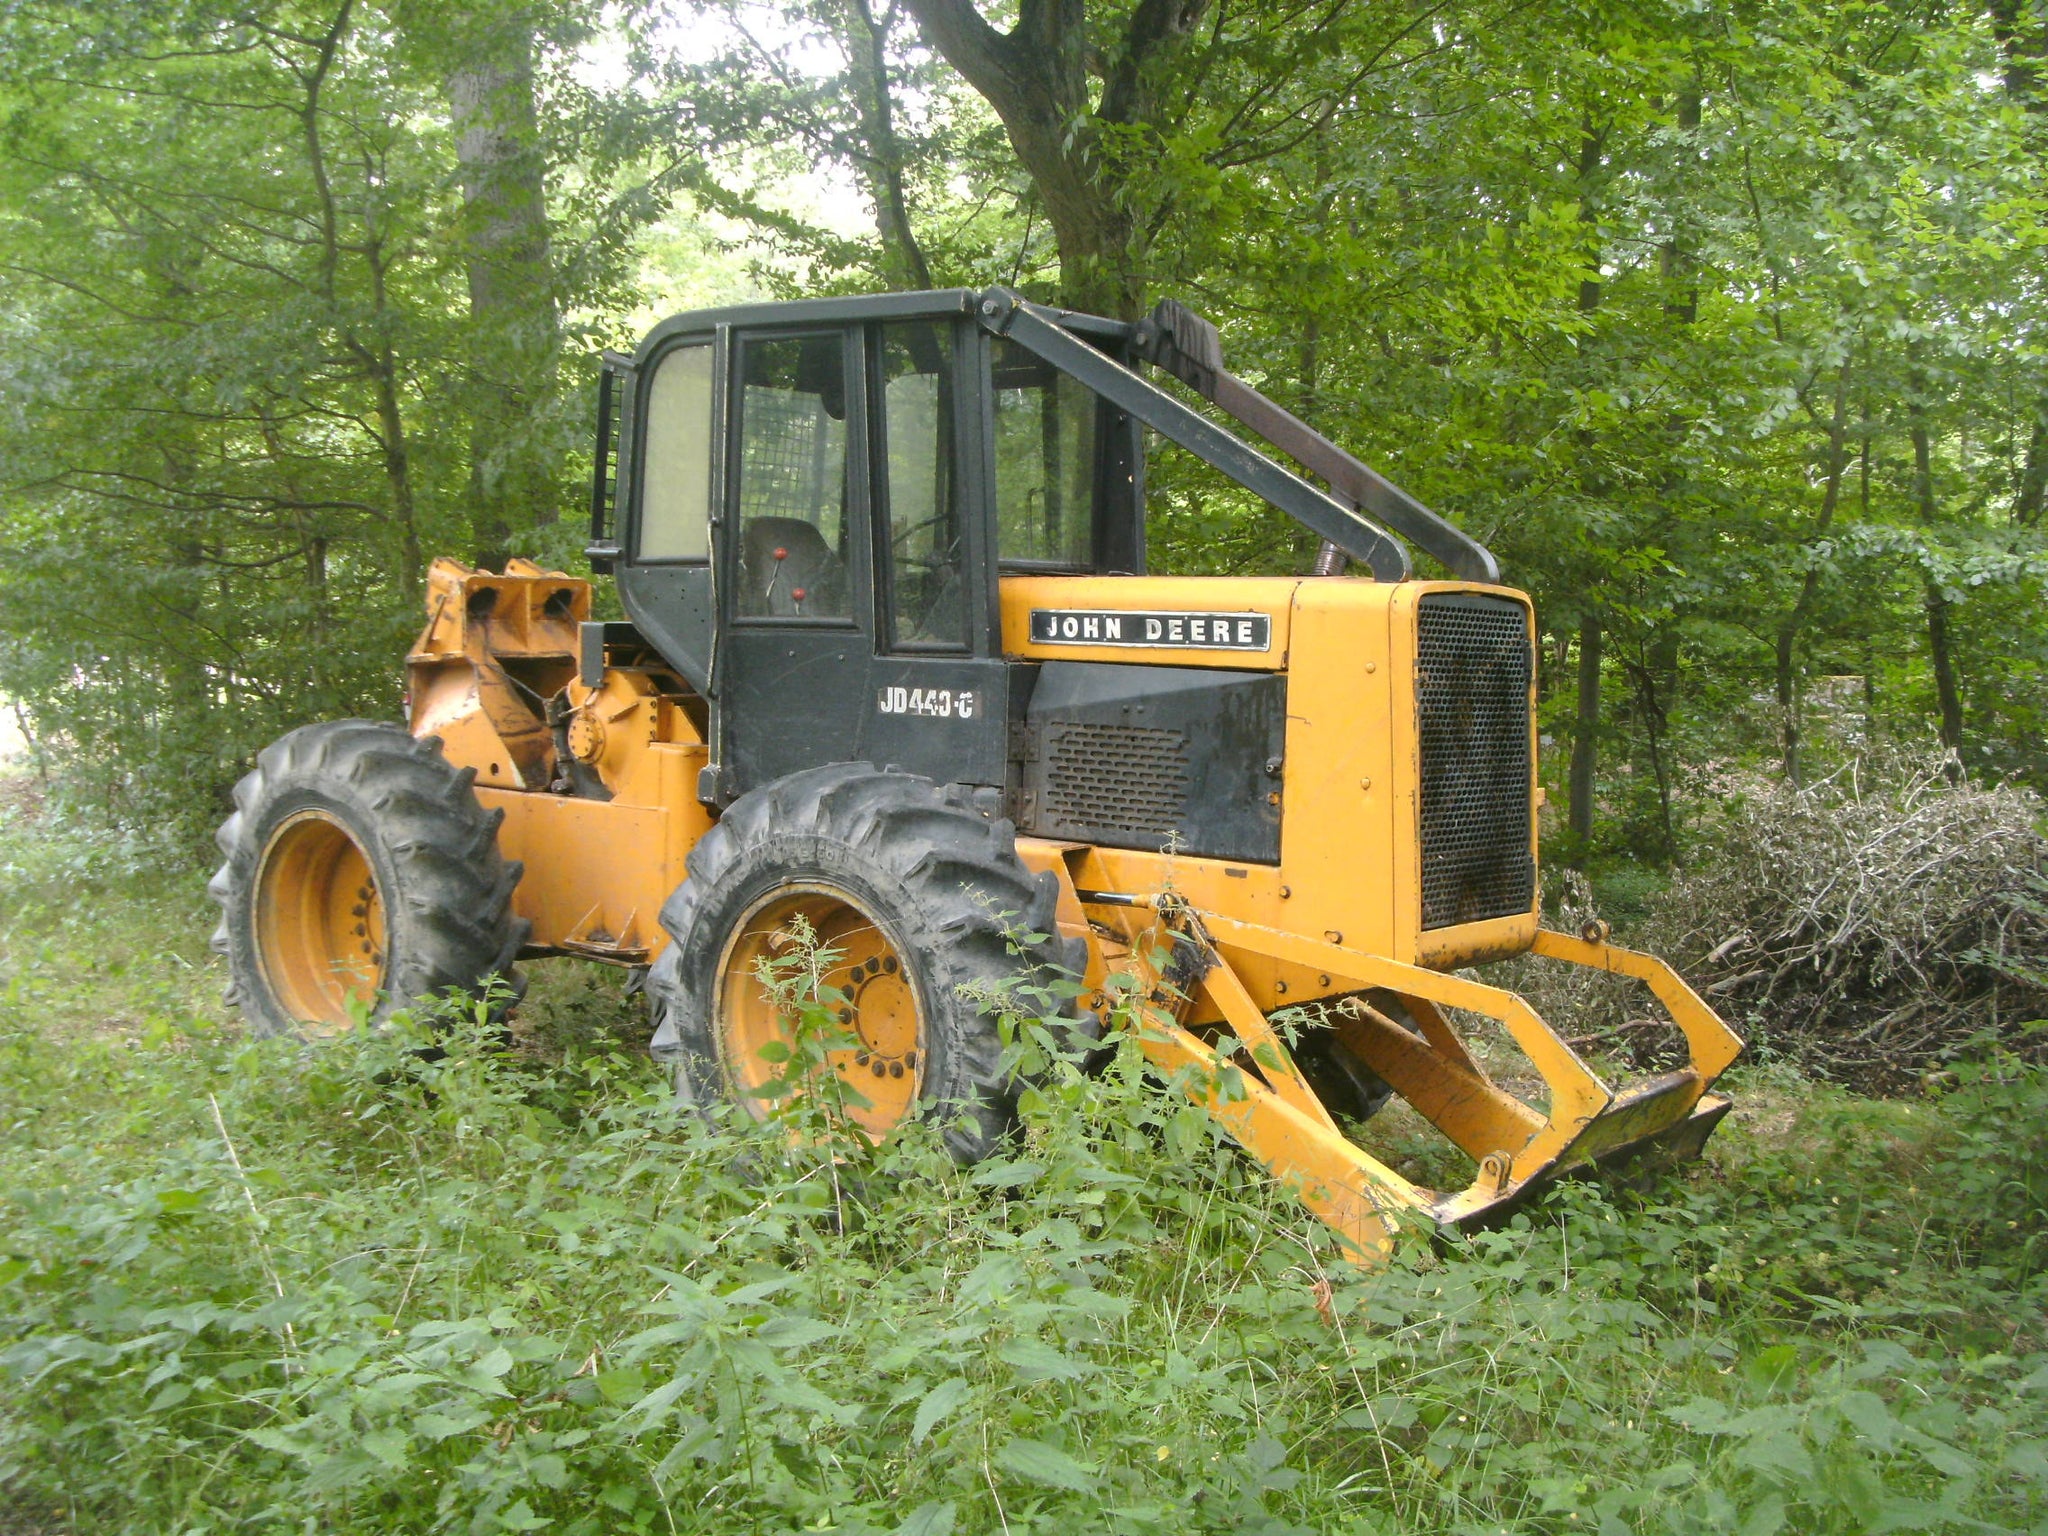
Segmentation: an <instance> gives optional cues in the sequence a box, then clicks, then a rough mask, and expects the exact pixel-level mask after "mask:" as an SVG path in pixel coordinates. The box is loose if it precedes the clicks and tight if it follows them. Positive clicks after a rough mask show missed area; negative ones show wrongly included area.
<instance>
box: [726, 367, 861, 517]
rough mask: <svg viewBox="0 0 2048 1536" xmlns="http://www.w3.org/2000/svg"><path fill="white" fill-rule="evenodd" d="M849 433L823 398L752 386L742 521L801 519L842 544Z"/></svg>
mask: <svg viewBox="0 0 2048 1536" xmlns="http://www.w3.org/2000/svg"><path fill="white" fill-rule="evenodd" d="M845 431H846V427H845V423H844V422H839V421H834V420H833V419H832V418H831V417H830V416H828V415H827V414H826V412H825V404H824V401H823V400H822V399H820V398H819V397H818V396H817V395H814V394H811V393H809V392H808V391H804V390H793V389H775V388H770V387H764V386H762V385H749V386H748V388H747V399H746V452H745V455H744V458H743V460H742V464H741V475H740V517H741V519H742V520H746V519H750V518H755V517H795V518H801V519H802V520H803V521H805V522H807V523H810V524H813V525H814V526H816V527H817V528H818V529H819V531H821V532H822V533H824V534H825V536H826V538H827V539H828V540H830V539H836V538H837V537H838V533H839V500H840V497H839V478H840V467H841V465H842V463H843V462H844V460H845V445H844V437H845Z"/></svg>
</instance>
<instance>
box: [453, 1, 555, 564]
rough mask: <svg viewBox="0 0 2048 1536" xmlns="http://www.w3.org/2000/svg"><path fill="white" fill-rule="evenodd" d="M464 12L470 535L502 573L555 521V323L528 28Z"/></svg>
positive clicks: (457, 74)
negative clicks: (546, 406)
mask: <svg viewBox="0 0 2048 1536" xmlns="http://www.w3.org/2000/svg"><path fill="white" fill-rule="evenodd" d="M464 17H465V19H464V20H461V21H458V22H456V24H455V35H454V37H453V38H452V39H451V47H452V51H453V56H454V57H455V58H456V59H457V60H458V61H459V62H458V63H457V64H456V65H455V67H454V68H452V69H450V70H449V72H448V75H447V84H446V90H447V96H448V107H449V118H450V122H451V125H452V126H453V127H454V130H455V160H456V168H457V173H458V176H459V178H460V180H461V183H462V203H463V222H464V229H463V236H464V239H463V268H464V274H465V276H466V277H467V279H468V284H469V314H470V322H471V324H470V335H471V343H472V348H473V351H472V355H471V357H470V360H469V363H470V389H469V391H468V393H469V396H470V399H469V405H470V412H471V415H470V465H469V489H470V537H471V541H472V544H473V546H474V550H475V558H476V562H477V564H479V565H484V566H491V567H499V566H502V565H503V564H504V561H505V558H506V556H507V555H508V554H509V553H510V544H511V538H512V534H513V531H514V530H515V529H518V528H525V527H531V526H534V525H536V524H539V523H546V522H552V521H553V520H554V517H555V511H556V509H555V506H554V470H555V464H554V455H553V453H552V452H551V451H550V450H549V449H548V448H546V447H545V446H542V445H541V444H540V443H539V442H538V441H537V439H539V438H540V437H541V436H542V434H538V433H536V432H535V431H534V430H533V425H534V416H535V414H536V413H537V412H538V411H539V409H540V408H541V406H542V405H543V403H544V402H545V400H546V398H547V396H548V395H549V394H550V393H551V391H552V388H553V384H554V371H555V360H556V353H557V349H558V347H559V345H560V326H559V323H558V319H557V316H556V312H555V302H554V292H553V283H552V279H551V271H550V268H551V261H550V252H549V240H548V217H547V185H546V177H545V165H544V160H543V155H542V149H541V144H540V120H539V112H538V109H537V106H536V103H535V98H534V83H533V53H534V39H533V33H532V30H531V23H530V21H527V20H525V19H524V18H521V17H520V16H519V15H518V14H517V13H516V12H514V13H498V12H493V11H491V10H490V9H488V8H485V9H483V10H479V11H474V12H466V13H464Z"/></svg>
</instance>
